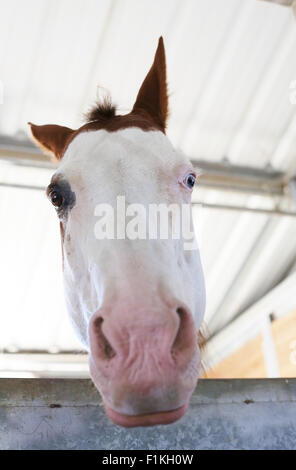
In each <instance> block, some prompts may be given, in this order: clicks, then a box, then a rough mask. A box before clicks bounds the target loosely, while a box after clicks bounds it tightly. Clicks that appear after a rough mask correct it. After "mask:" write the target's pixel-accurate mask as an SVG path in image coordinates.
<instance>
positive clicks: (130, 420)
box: [105, 403, 188, 428]
mask: <svg viewBox="0 0 296 470" xmlns="http://www.w3.org/2000/svg"><path fill="white" fill-rule="evenodd" d="M187 408H188V403H186V404H185V405H183V406H181V407H179V408H176V409H175V410H171V411H161V412H158V413H149V414H143V415H124V414H121V413H118V412H117V411H115V410H113V409H112V408H110V407H109V406H108V405H107V404H106V403H105V410H106V413H107V416H108V417H109V418H110V419H111V420H112V421H113V422H114V423H115V424H118V425H119V426H124V427H126V428H133V427H136V426H155V425H157V424H170V423H173V422H174V421H177V420H178V419H180V418H182V416H183V415H184V414H185V412H186V410H187Z"/></svg>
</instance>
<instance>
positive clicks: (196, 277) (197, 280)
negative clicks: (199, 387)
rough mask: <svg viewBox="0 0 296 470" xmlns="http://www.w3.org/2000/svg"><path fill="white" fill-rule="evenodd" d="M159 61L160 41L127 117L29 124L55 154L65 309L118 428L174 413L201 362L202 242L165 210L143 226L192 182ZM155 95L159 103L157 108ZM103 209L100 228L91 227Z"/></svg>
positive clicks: (176, 203)
mask: <svg viewBox="0 0 296 470" xmlns="http://www.w3.org/2000/svg"><path fill="white" fill-rule="evenodd" d="M161 59H163V60H164V50H163V44H162V41H161V42H160V45H159V48H158V51H157V53H156V56H155V60H154V64H153V66H152V68H151V70H150V72H149V74H148V75H147V77H146V79H145V81H144V83H143V85H142V88H141V90H142V91H141V90H140V92H139V95H138V97H137V101H136V103H135V105H134V108H133V111H132V113H131V114H130V115H127V116H126V117H119V119H118V117H117V116H111V114H112V113H111V109H110V114H109V118H108V117H107V113H106V109H105V111H104V112H105V115H104V119H103V121H102V120H100V119H99V120H98V121H91V122H90V123H89V125H88V126H86V127H85V126H83V127H82V128H80V129H79V130H78V131H72V130H71V129H69V128H60V127H59V126H33V125H32V132H33V135H34V137H35V138H36V139H37V140H38V142H40V143H41V144H42V145H43V146H45V147H46V148H48V149H50V150H51V151H53V152H54V153H55V155H56V156H58V157H59V158H60V157H61V156H62V158H61V161H60V164H59V167H58V169H57V171H56V173H55V175H54V176H53V178H52V181H51V183H50V185H49V187H48V196H49V198H50V199H51V201H52V203H53V204H54V206H55V207H56V209H57V212H58V215H59V218H60V226H61V236H62V246H63V270H64V284H65V296H66V302H67V308H68V312H69V314H70V318H71V320H72V323H73V326H74V329H75V331H76V333H77V335H78V337H79V338H80V340H81V341H82V342H83V344H84V345H85V347H86V348H87V349H88V351H89V366H90V373H91V376H92V379H93V381H94V383H95V385H96V387H97V388H98V390H99V391H100V392H101V394H102V397H103V400H104V404H105V408H106V412H107V414H108V416H109V417H110V418H111V419H112V420H113V421H115V422H116V423H118V424H121V425H123V426H137V425H152V424H162V423H163V424H165V423H169V422H172V421H175V420H176V419H178V418H180V417H181V416H182V415H183V414H184V412H185V411H186V408H187V406H188V402H189V399H190V396H191V394H192V391H193V389H194V387H195V385H196V382H197V379H198V376H199V369H200V352H199V348H198V344H197V330H198V328H199V327H200V324H201V322H202V318H203V315H204V307H205V289H204V280H203V273H202V268H201V263H200V258H199V252H198V249H197V247H196V246H194V247H193V248H194V249H186V248H185V244H184V238H183V236H182V233H179V235H180V236H179V237H173V236H171V235H172V233H173V232H174V226H173V224H174V218H173V217H172V216H171V215H169V212H167V215H168V217H167V219H166V221H167V233H168V236H167V237H160V236H159V233H158V232H157V235H158V236H156V237H155V232H154V236H153V237H151V232H150V229H151V225H150V222H151V213H150V210H151V205H152V206H153V208H155V207H159V205H162V207H166V208H168V207H174V208H177V209H178V208H179V209H180V210H181V209H182V207H183V206H188V204H189V203H190V197H191V189H192V188H191V186H192V184H193V182H194V181H193V178H194V172H193V170H192V168H191V166H190V163H189V162H188V161H187V159H186V158H185V157H184V156H183V155H182V154H180V153H179V152H176V151H175V150H174V149H173V147H172V146H171V144H170V142H169V140H168V139H167V137H166V136H165V134H164V128H165V122H164V119H165V118H166V114H167V113H166V110H165V109H163V106H165V103H166V99H165V96H164V91H163V90H162V91H161V90H158V89H155V84H154V85H153V86H154V92H155V93H154V94H153V93H152V94H151V90H150V88H151V86H152V85H151V83H150V84H149V81H150V82H151V80H152V82H153V83H154V82H155V74H156V77H157V80H156V83H158V85H159V84H160V83H161V77H162V75H163V71H164V67H163V63H162V60H161ZM149 77H150V78H149ZM164 79H165V77H164ZM147 80H148V84H147ZM149 87H150V88H149ZM149 90H150V91H149ZM156 95H157V96H158V99H157V100H156V101H157V102H156V105H157V106H158V107H159V106H160V107H161V109H160V110H158V112H157V113H155V115H153V112H152V111H151V109H153V106H152V108H151V102H152V104H153V99H154V97H155V96H156ZM148 98H149V100H148V105H149V106H150V107H149V106H148V112H147V113H146V111H145V109H144V107H143V106H145V103H147V99H148ZM145 113H146V114H145ZM101 115H102V113H101ZM96 116H97V117H99V116H98V113H97V114H96ZM94 123H95V124H94ZM102 123H103V124H102ZM123 203H124V207H123ZM102 209H103V210H105V224H107V225H108V228H109V231H108V233H107V232H105V235H106V236H98V234H99V235H102V230H101V229H102V219H101V218H100V217H101V216H102ZM135 213H136V214H137V219H136V222H135V219H133V216H134V215H135ZM180 213H181V212H179V214H180ZM124 215H127V217H126V218H124V217H123V216H124ZM98 216H100V217H98ZM123 218H124V220H123ZM178 220H181V219H178ZM154 221H155V219H154ZM129 223H130V226H129V225H128V224H129ZM123 226H124V230H122V228H123ZM128 226H129V229H130V230H129V231H128ZM135 226H137V230H135ZM139 227H140V228H139ZM128 233H129V234H130V235H132V236H128ZM135 234H138V236H134V235H135ZM118 235H119V236H118ZM192 242H193V240H191V243H192Z"/></svg>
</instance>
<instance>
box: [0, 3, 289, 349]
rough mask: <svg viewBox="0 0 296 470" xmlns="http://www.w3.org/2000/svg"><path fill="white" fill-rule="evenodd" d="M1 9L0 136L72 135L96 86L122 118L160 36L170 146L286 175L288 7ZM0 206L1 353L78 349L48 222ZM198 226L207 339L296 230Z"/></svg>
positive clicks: (230, 223) (36, 203)
mask: <svg viewBox="0 0 296 470" xmlns="http://www.w3.org/2000/svg"><path fill="white" fill-rule="evenodd" d="M0 8H1V14H0V80H1V81H2V83H3V88H4V102H3V104H2V105H0V134H3V135H9V136H14V137H21V136H23V135H24V134H27V133H28V130H27V125H26V122H27V121H28V120H30V121H33V122H36V123H38V124H40V123H47V122H55V123H59V124H66V125H69V126H73V127H74V126H77V125H79V124H80V122H81V117H82V113H83V112H85V111H86V110H87V108H88V106H89V105H90V104H91V103H92V102H93V100H94V99H95V98H96V97H97V94H98V91H99V89H98V86H102V87H105V88H106V89H108V90H110V92H111V95H112V97H113V99H114V102H115V103H118V104H119V110H120V111H122V112H125V111H128V110H129V109H130V108H131V106H132V104H133V100H134V99H135V96H136V94H137V91H138V88H139V85H140V84H141V82H142V80H143V78H144V76H145V74H146V72H147V70H148V68H149V67H150V65H151V62H152V58H153V55H154V52H155V48H156V44H157V39H158V37H159V36H160V35H163V36H164V40H165V45H166V50H167V65H168V78H169V89H170V93H171V101H170V104H171V106H170V107H171V118H170V121H169V128H168V135H169V137H170V138H171V140H172V141H173V143H174V144H175V145H176V146H178V147H180V148H181V149H182V150H183V151H185V152H186V153H187V154H188V155H189V156H190V157H192V158H194V159H203V160H205V161H221V160H222V159H224V158H225V157H227V159H228V161H229V162H230V163H235V164H241V165H250V166H256V167H259V168H265V167H266V166H272V167H274V168H275V169H279V170H282V171H285V172H287V173H289V174H293V172H294V171H295V168H296V155H295V154H296V150H295V149H296V105H293V104H292V103H291V100H290V98H291V93H292V92H293V90H292V89H291V88H290V84H291V82H292V81H293V80H296V55H295V50H296V24H295V18H294V17H293V14H292V10H291V9H290V8H288V7H283V6H278V5H275V4H270V3H268V2H261V1H258V0H241V1H240V2H238V1H237V0H224V1H223V2H222V1H221V0H212V1H211V2H204V1H202V0H182V1H180V0H162V2H159V1H156V0H149V1H146V0H141V2H139V1H137V0H117V1H116V0H100V2H97V1H95V0H88V1H87V2H85V1H82V0H76V1H75V2H73V1H70V0H50V1H49V0H38V1H37V0H27V1H26V2H20V1H18V0H9V1H7V0H2V1H1V5H0ZM51 173H52V172H51V170H50V169H46V168H43V169H42V168H32V167H24V166H16V165H11V164H8V163H1V167H0V182H4V183H5V182H10V183H14V184H15V183H22V184H27V185H30V184H33V185H40V186H43V185H46V184H47V182H48V181H49V179H50V175H51ZM199 194H200V195H201V196H203V200H204V201H208V202H209V201H210V202H217V201H218V202H221V201H222V202H223V197H226V196H224V195H221V193H220V192H217V191H215V190H208V191H204V190H200V193H199ZM0 195H1V196H0V217H1V220H2V224H1V247H0V251H1V257H0V259H1V269H0V276H1V279H0V285H1V286H2V293H1V314H2V315H1V316H2V319H1V323H2V324H3V325H4V326H2V325H1V328H0V347H2V348H10V349H11V350H17V349H45V350H47V349H49V350H59V349H62V350H66V349H77V348H79V347H80V346H79V344H78V342H77V341H76V340H75V338H74V336H73V333H72V331H71V328H70V326H69V325H68V323H67V319H66V314H65V306H64V301H63V293H62V278H61V259H60V257H61V256H60V246H59V244H60V241H59V230H58V223H57V221H56V218H55V214H54V213H53V211H52V209H51V207H49V205H48V202H47V201H46V199H45V197H44V196H43V195H42V193H41V192H39V191H36V190H30V189H26V190H24V189H17V188H7V187H0ZM197 195H198V193H197ZM227 197H228V200H229V196H227ZM241 197H242V196H241V195H238V194H232V195H231V200H232V203H234V204H235V203H236V202H238V201H239V200H241ZM243 197H244V202H245V203H246V204H248V205H249V206H256V205H257V204H260V202H261V199H260V196H258V195H251V196H246V195H244V196H243ZM199 213H200V212H199ZM3 221H5V222H4V223H3ZM196 225H197V229H198V232H201V235H202V241H201V251H202V259H203V263H204V268H205V274H206V281H207V296H208V304H207V314H206V319H207V321H208V324H209V329H210V331H211V332H215V331H217V330H219V329H221V328H222V327H223V326H224V325H225V324H227V323H228V322H229V321H230V320H231V319H232V318H234V317H235V316H237V315H238V314H239V313H240V312H242V311H243V310H245V309H246V308H247V307H248V306H249V305H251V304H252V303H253V302H254V301H255V300H257V299H258V298H260V297H261V296H262V295H263V294H264V293H266V292H267V291H268V290H269V289H271V288H272V287H273V286H274V285H276V284H277V283H278V282H279V280H281V279H282V277H283V276H284V275H285V273H286V271H287V270H288V269H289V267H290V266H291V265H292V262H293V260H294V262H295V259H296V219H295V218H294V219H292V218H272V219H271V218H270V217H268V216H267V215H264V214H255V215H254V214H250V213H238V212H229V211H221V210H213V209H211V210H210V209H203V210H202V216H201V217H198V218H197V219H196ZM4 317H5V321H4Z"/></svg>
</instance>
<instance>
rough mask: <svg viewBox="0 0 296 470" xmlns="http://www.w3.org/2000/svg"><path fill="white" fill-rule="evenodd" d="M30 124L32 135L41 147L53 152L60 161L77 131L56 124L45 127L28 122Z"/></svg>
mask: <svg viewBox="0 0 296 470" xmlns="http://www.w3.org/2000/svg"><path fill="white" fill-rule="evenodd" d="M28 124H29V125H30V126H31V132H32V135H33V137H34V140H35V141H36V143H37V144H38V145H39V147H41V148H43V149H44V150H46V151H49V152H52V153H53V154H54V155H55V156H56V158H57V159H58V160H60V159H61V158H62V156H63V152H64V150H65V148H66V145H67V143H68V142H69V139H70V137H71V136H72V135H73V133H74V132H75V131H74V130H73V129H70V128H69V127H64V126H58V125H56V124H46V125H44V126H36V125H35V124H32V123H31V122H28Z"/></svg>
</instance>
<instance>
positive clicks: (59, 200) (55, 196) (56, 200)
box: [49, 191, 64, 207]
mask: <svg viewBox="0 0 296 470" xmlns="http://www.w3.org/2000/svg"><path fill="white" fill-rule="evenodd" d="M49 198H50V200H51V202H52V204H53V205H54V206H55V207H61V206H62V204H63V202H64V198H63V196H62V195H61V194H60V193H58V191H51V193H50V194H49Z"/></svg>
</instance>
